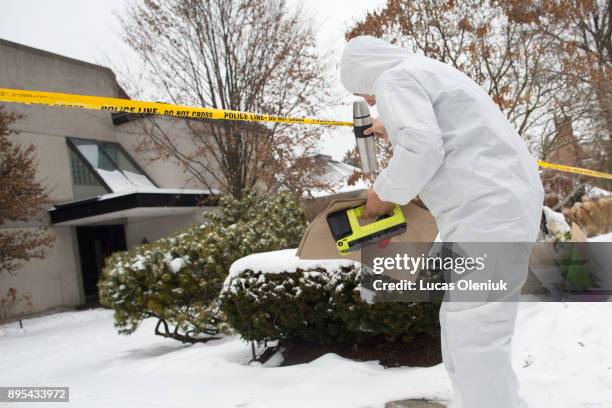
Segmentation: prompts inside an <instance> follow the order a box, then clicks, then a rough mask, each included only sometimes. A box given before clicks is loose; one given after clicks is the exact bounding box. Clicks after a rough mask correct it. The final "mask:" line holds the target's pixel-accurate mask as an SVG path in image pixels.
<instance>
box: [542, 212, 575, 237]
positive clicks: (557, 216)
mask: <svg viewBox="0 0 612 408" xmlns="http://www.w3.org/2000/svg"><path fill="white" fill-rule="evenodd" d="M543 210H544V217H545V218H546V227H547V228H548V230H549V231H550V232H551V233H553V234H561V235H562V234H565V233H566V232H570V231H571V230H572V229H571V228H570V226H569V224H568V223H567V221H565V216H564V215H563V214H561V213H559V212H556V211H553V210H552V209H550V208H548V207H546V206H544V207H543Z"/></svg>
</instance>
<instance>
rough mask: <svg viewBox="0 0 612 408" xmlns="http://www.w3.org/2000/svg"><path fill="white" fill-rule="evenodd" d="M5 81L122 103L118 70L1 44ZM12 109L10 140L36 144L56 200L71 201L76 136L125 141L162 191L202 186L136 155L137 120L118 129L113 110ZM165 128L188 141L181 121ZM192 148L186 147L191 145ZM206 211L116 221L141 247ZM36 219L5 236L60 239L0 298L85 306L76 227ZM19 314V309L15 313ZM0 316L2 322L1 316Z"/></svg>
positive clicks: (4, 278)
mask: <svg viewBox="0 0 612 408" xmlns="http://www.w3.org/2000/svg"><path fill="white" fill-rule="evenodd" d="M0 84H1V86H2V87H5V88H15V89H29V90H39V91H50V92H64V93H74V94H84V95H97V96H108V97H118V98H125V97H126V95H125V93H124V92H123V90H122V89H121V87H120V86H119V85H118V83H117V81H116V78H115V75H114V73H113V72H112V71H111V70H110V69H108V68H104V67H100V66H97V65H94V64H89V63H86V62H82V61H78V60H74V59H71V58H66V57H63V56H60V55H55V54H52V53H48V52H45V51H42V50H37V49H33V48H30V47H26V46H23V45H19V44H15V43H12V42H9V41H5V40H0ZM2 106H4V107H5V109H6V110H8V111H14V112H18V113H21V114H22V115H23V118H22V119H21V120H19V121H18V122H16V123H15V124H14V125H12V126H11V128H12V129H13V130H16V131H19V134H18V135H13V136H11V139H12V140H13V141H14V142H15V143H19V144H24V145H28V144H33V145H34V146H35V147H36V155H37V178H38V180H39V181H40V182H41V183H42V184H43V185H45V186H47V187H48V190H49V196H50V199H51V202H50V203H49V206H50V205H52V204H53V203H62V202H67V201H72V200H73V199H74V197H73V191H72V175H71V168H70V157H69V154H68V152H69V151H68V146H67V144H66V137H78V138H84V139H95V140H103V141H110V142H118V143H120V144H121V145H122V146H123V147H124V148H125V149H126V150H127V152H128V153H129V154H131V155H132V157H133V158H134V159H135V160H136V162H137V163H138V164H139V165H140V166H141V168H142V169H143V170H144V171H145V173H147V175H148V176H149V177H151V179H152V180H153V181H154V182H155V183H156V184H157V185H158V186H159V187H161V188H202V187H203V186H202V185H201V184H199V183H197V182H196V181H195V180H193V179H192V178H191V177H190V176H189V175H188V174H186V173H185V172H183V171H182V169H181V168H180V167H178V166H177V165H176V164H175V163H172V162H169V161H165V160H156V161H152V162H151V161H150V160H148V158H149V157H147V155H146V154H143V153H139V152H137V151H136V144H137V142H138V136H139V135H142V131H141V129H140V128H139V126H138V125H137V124H135V123H127V124H124V125H120V126H115V125H113V123H112V118H111V114H110V113H109V112H102V111H94V110H84V109H72V108H61V107H44V106H28V105H22V104H11V103H3V104H2ZM155 120H157V121H160V123H161V125H162V126H163V127H164V128H165V129H167V131H168V132H169V133H170V134H172V135H173V137H176V138H177V140H180V141H181V143H189V141H188V138H187V137H186V136H185V129H184V128H182V127H181V125H180V122H179V121H171V120H166V119H163V118H156V119H155ZM187 147H188V148H189V146H187ZM200 212H201V211H194V213H193V214H188V215H176V216H168V217H158V218H134V219H129V220H125V219H123V220H116V222H113V223H115V224H124V225H125V230H126V239H127V244H128V247H131V246H133V245H136V244H139V243H140V242H141V241H142V239H143V237H146V238H147V240H148V241H149V242H153V241H154V240H156V239H158V238H160V237H162V236H165V235H168V234H169V233H170V232H172V231H173V230H176V229H178V228H182V227H185V226H187V225H189V224H192V223H194V222H197V221H198V220H199V219H200ZM40 215H41V217H40V219H38V220H32V221H28V222H26V223H13V224H4V225H3V226H1V227H0V231H1V232H6V231H17V230H18V229H19V228H26V229H27V228H34V227H48V231H49V232H50V233H52V234H53V235H54V236H55V237H56V239H55V244H54V246H53V247H52V248H51V249H50V250H49V251H48V256H47V257H46V258H45V259H44V260H31V261H28V262H26V263H25V264H24V266H23V268H21V269H20V270H18V271H17V272H16V273H15V274H14V275H7V274H4V273H2V274H0V298H1V297H4V296H5V295H6V293H7V291H8V290H9V288H11V287H14V288H16V289H17V290H18V293H29V294H30V295H31V296H32V303H33V304H32V307H30V308H28V309H27V310H24V311H25V312H27V313H34V312H40V311H44V310H47V309H50V308H55V307H60V306H67V307H71V306H75V305H79V304H81V303H83V302H84V301H85V296H84V293H83V286H82V277H81V268H80V259H79V251H78V242H77V239H76V229H75V227H67V226H64V227H61V226H52V225H50V220H49V217H48V215H47V212H46V208H42V209H41V213H40ZM21 312H22V311H20V310H19V309H15V310H14V311H13V312H12V314H19V313H21ZM0 318H2V315H1V311H0Z"/></svg>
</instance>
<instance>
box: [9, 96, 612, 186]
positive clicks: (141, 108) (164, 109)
mask: <svg viewBox="0 0 612 408" xmlns="http://www.w3.org/2000/svg"><path fill="white" fill-rule="evenodd" d="M0 102H15V103H25V104H32V105H47V106H62V107H71V108H83V109H95V110H107V111H111V112H130V113H140V114H149V115H163V116H176V117H180V118H197V119H218V120H241V121H248V122H283V123H297V124H308V125H327V126H353V123H352V122H341V121H336V120H324V119H312V118H291V117H286V116H275V115H264V114H261V113H252V112H240V111H232V110H223V109H214V108H195V107H192V106H181V105H172V104H168V103H160V102H145V101H134V100H131V99H120V98H106V97H101V96H86V95H73V94H65V93H57V92H39V91H28V90H22V89H6V88H0ZM538 165H539V166H540V167H543V168H546V169H553V170H558V171H563V172H567V173H574V174H580V175H583V176H589V177H599V178H605V179H609V180H612V174H609V173H602V172H599V171H594V170H588V169H582V168H579V167H572V166H564V165H561V164H553V163H548V162H545V161H542V160H539V161H538Z"/></svg>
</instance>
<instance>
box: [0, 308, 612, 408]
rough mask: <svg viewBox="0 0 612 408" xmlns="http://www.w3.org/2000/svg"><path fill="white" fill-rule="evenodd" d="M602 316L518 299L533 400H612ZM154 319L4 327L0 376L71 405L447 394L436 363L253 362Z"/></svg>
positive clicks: (366, 399)
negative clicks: (123, 325) (123, 324)
mask: <svg viewBox="0 0 612 408" xmlns="http://www.w3.org/2000/svg"><path fill="white" fill-rule="evenodd" d="M610 316H612V303H568V304H563V303H522V304H521V305H520V310H519V315H518V319H517V325H516V336H515V339H514V352H513V364H514V367H515V369H516V371H517V375H518V377H519V381H520V384H521V392H522V394H523V396H524V397H525V399H526V400H527V401H528V402H529V404H530V406H531V407H537V408H580V407H582V408H596V407H597V408H608V407H612V394H610V390H611V389H612V353H611V352H610V341H611V339H612V325H610V324H609V323H608V322H609V320H610ZM15 327H17V328H16V329H13V328H15ZM154 327H155V320H154V319H147V320H145V321H144V322H143V324H142V327H141V328H139V329H138V330H137V331H136V332H135V333H134V334H132V335H131V336H120V335H118V334H117V333H116V331H115V330H114V328H113V317H112V312H111V311H110V310H101V309H98V310H88V311H83V312H73V313H61V314H56V315H51V316H45V317H41V318H37V319H29V320H25V321H24V329H18V325H17V324H16V323H13V324H12V325H4V326H0V367H10V369H7V370H0V384H3V385H16V386H26V385H30V386H34V385H47V386H48V385H57V386H60V385H61V386H69V387H70V407H72V408H81V407H83V408H85V407H86V408H107V407H109V406H112V407H130V408H151V407H160V408H161V407H170V406H172V407H185V408H191V407H194V408H195V407H202V406H206V407H215V408H235V407H240V406H243V407H247V406H248V407H249V408H285V407H292V408H311V407H326V408H327V407H329V408H356V407H371V408H383V407H384V404H385V402H387V401H392V400H398V399H407V398H414V399H418V398H427V399H440V400H448V399H449V398H450V396H451V385H450V381H449V380H448V378H447V376H446V372H445V370H444V367H443V366H442V365H441V364H440V365H437V366H435V367H430V368H413V367H402V368H389V369H385V368H383V367H382V366H380V365H379V364H378V363H377V362H375V361H372V362H355V361H351V360H348V359H345V358H341V357H339V356H337V355H335V354H326V355H324V356H322V357H321V358H319V359H317V360H315V361H313V362H310V363H307V364H298V365H294V366H289V367H266V366H262V365H259V364H253V365H249V364H248V362H249V360H250V358H251V350H250V345H249V344H248V343H247V342H244V341H241V340H240V339H239V338H238V337H226V338H224V339H222V340H220V341H211V342H209V343H206V344H196V345H193V346H186V345H183V344H181V343H179V342H177V341H171V340H168V339H164V338H162V337H159V336H154V335H153V333H152V332H153V329H154ZM543 333H545V335H543ZM261 351H262V350H261V349H258V353H260V352H261ZM18 405H20V404H18ZM26 405H28V404H27V403H26ZM32 406H34V405H32Z"/></svg>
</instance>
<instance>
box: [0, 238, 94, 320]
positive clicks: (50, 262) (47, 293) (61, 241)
mask: <svg viewBox="0 0 612 408" xmlns="http://www.w3.org/2000/svg"><path fill="white" fill-rule="evenodd" d="M23 230H28V229H27V228H26V229H23V228H19V229H17V228H15V229H10V228H9V229H7V228H4V229H2V232H4V233H6V232H12V231H23ZM48 231H49V233H50V234H51V235H53V236H54V237H55V242H54V244H53V246H52V247H51V248H50V249H49V250H48V251H47V257H46V258H45V259H42V260H41V259H33V260H30V261H28V262H26V263H25V264H24V266H23V267H22V268H21V269H19V270H18V271H17V272H15V273H14V274H7V273H3V274H2V275H1V276H0V298H3V297H5V296H6V295H7V292H8V290H9V288H15V289H17V294H18V295H22V294H27V295H29V296H31V300H32V305H31V306H27V305H26V304H23V303H21V304H17V305H16V307H15V309H14V310H11V311H10V312H11V313H10V314H11V315H13V316H18V315H20V314H29V313H34V312H40V311H43V310H47V309H52V308H56V307H66V306H68V307H69V306H76V305H78V304H80V303H82V302H83V301H84V296H83V289H82V285H81V281H80V279H81V275H80V269H79V266H78V253H76V254H75V252H74V251H75V248H76V243H75V237H74V236H73V234H74V229H73V228H70V227H51V228H49V230H48ZM75 255H76V256H75ZM0 313H3V312H2V311H0Z"/></svg>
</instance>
